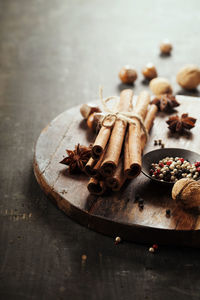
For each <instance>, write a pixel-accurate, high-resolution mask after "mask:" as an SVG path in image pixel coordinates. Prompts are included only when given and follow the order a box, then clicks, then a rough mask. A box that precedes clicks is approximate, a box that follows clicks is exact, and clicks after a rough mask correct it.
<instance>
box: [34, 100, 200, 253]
mask: <svg viewBox="0 0 200 300" xmlns="http://www.w3.org/2000/svg"><path fill="white" fill-rule="evenodd" d="M177 99H178V101H179V102H180V104H181V105H180V106H179V107H178V108H177V110H176V111H174V112H173V113H174V114H181V113H189V115H191V116H193V117H195V118H197V117H198V115H199V111H200V100H199V99H198V98H191V97H184V96H179V97H177ZM134 100H136V97H135V98H134ZM168 117H169V115H168V114H166V113H159V114H158V116H157V117H156V119H155V122H154V126H153V128H152V130H151V133H150V137H149V140H148V143H147V145H146V147H145V150H144V153H146V152H149V151H151V150H153V149H156V148H159V146H157V147H155V146H154V140H155V139H157V140H158V139H162V141H163V143H164V144H165V147H171V148H173V147H174V148H184V149H190V150H193V151H195V152H199V145H200V135H199V133H198V132H199V121H197V124H196V127H195V128H194V129H193V130H191V132H188V133H185V134H184V135H182V136H181V135H177V134H176V135H173V134H171V133H170V131H169V130H168V128H167V124H166V122H165V121H166V120H167V119H168ZM93 140H94V135H93V134H92V133H91V131H90V130H88V129H87V128H86V124H85V121H84V120H83V119H82V117H81V115H80V113H79V106H78V107H74V108H72V109H70V110H67V111H65V112H64V113H62V114H61V115H59V116H58V117H57V118H56V119H54V120H53V121H52V122H51V123H50V124H49V125H48V126H47V127H46V128H45V129H44V130H43V131H42V133H41V135H40V137H39V139H38V141H37V144H36V150H35V160H34V170H35V175H36V178H37V180H38V182H39V184H40V185H41V187H42V189H43V190H44V191H45V193H46V194H47V195H49V196H51V197H52V198H53V199H54V200H55V202H56V203H57V205H58V207H59V208H60V209H62V210H63V211H64V212H65V213H66V214H67V215H69V216H70V217H72V218H74V219H75V220H77V221H78V222H80V223H81V224H84V225H85V226H87V227H89V228H92V229H94V230H96V231H99V232H102V233H104V234H107V235H111V236H113V237H114V236H118V235H120V236H121V237H122V238H123V239H127V240H131V241H139V242H143V243H154V242H157V243H159V244H175V245H188V246H197V247H199V246H200V217H199V215H198V214H194V213H188V212H184V211H183V210H181V209H180V208H178V207H177V206H176V205H175V203H174V201H173V200H172V199H171V186H170V187H169V186H163V185H162V184H157V183H153V182H152V181H151V180H149V178H147V177H146V176H144V175H143V174H140V176H138V177H137V178H136V179H134V180H130V181H128V182H127V183H126V184H125V186H124V187H123V188H122V190H121V191H120V192H117V193H111V192H110V193H107V194H105V195H103V196H101V197H97V196H92V195H90V193H89V192H88V190H87V182H88V177H87V176H86V175H84V174H81V175H69V174H68V172H67V169H66V167H65V166H63V165H61V164H59V161H60V160H61V159H62V157H63V156H65V155H66V154H65V149H74V147H75V145H76V144H77V143H80V144H83V145H88V144H89V143H91V142H92V141H93ZM136 194H139V195H140V196H141V197H142V198H143V199H144V202H145V206H144V209H143V210H142V211H141V210H140V209H139V207H138V203H137V202H136V201H135V195H136ZM166 209H170V210H171V217H170V218H167V217H166Z"/></svg>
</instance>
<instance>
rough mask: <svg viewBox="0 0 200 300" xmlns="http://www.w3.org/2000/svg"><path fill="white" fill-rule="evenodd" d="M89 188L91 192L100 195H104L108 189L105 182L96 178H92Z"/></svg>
mask: <svg viewBox="0 0 200 300" xmlns="http://www.w3.org/2000/svg"><path fill="white" fill-rule="evenodd" d="M87 188H88V191H89V192H90V194H93V195H98V196H100V195H103V193H104V192H105V191H106V185H105V182H104V181H99V180H98V179H96V178H90V180H89V182H88V186H87Z"/></svg>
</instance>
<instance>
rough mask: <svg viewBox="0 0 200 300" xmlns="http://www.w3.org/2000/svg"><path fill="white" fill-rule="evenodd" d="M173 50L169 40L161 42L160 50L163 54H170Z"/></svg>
mask: <svg viewBox="0 0 200 300" xmlns="http://www.w3.org/2000/svg"><path fill="white" fill-rule="evenodd" d="M171 50H172V44H171V43H170V42H169V41H168V40H164V41H163V42H162V43H161V44H160V51H161V53H163V54H170V53H171Z"/></svg>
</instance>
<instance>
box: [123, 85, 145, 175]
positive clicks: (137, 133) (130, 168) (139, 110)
mask: <svg viewBox="0 0 200 300" xmlns="http://www.w3.org/2000/svg"><path fill="white" fill-rule="evenodd" d="M149 102H150V95H149V93H148V92H146V91H143V92H141V93H140V95H139V96H138V99H137V102H136V106H135V108H134V112H135V113H136V114H138V115H139V116H140V117H141V119H142V120H144V118H145V116H146V113H147V107H148V105H149ZM132 119H133V120H134V122H135V124H129V130H128V149H126V151H128V152H129V161H126V164H125V165H126V168H125V169H124V172H125V174H126V175H127V176H128V178H134V177H136V176H138V175H139V174H140V172H141V164H142V146H141V124H140V122H139V120H138V119H136V118H134V117H133V118H132ZM125 147H127V145H125Z"/></svg>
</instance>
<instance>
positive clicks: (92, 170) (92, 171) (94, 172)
mask: <svg viewBox="0 0 200 300" xmlns="http://www.w3.org/2000/svg"><path fill="white" fill-rule="evenodd" d="M105 151H106V149H105V150H104V151H103V153H102V154H101V156H100V158H99V160H95V159H93V158H92V157H91V158H90V159H89V161H88V162H87V164H86V166H85V173H86V174H87V175H88V176H89V177H97V176H98V175H100V166H101V163H102V160H103V158H104V155H105Z"/></svg>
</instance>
